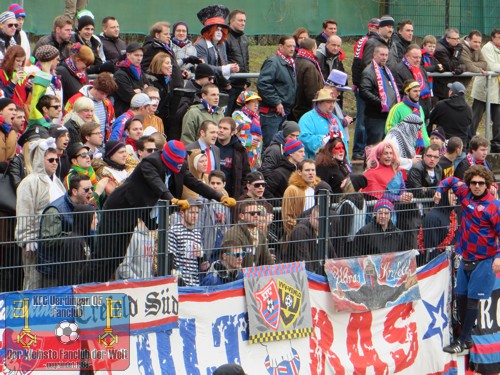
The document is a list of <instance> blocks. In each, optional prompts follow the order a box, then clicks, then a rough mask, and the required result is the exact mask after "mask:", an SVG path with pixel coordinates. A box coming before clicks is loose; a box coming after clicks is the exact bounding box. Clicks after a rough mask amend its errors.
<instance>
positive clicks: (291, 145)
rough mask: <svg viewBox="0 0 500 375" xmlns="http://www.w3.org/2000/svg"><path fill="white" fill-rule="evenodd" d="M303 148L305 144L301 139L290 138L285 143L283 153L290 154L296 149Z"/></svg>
mask: <svg viewBox="0 0 500 375" xmlns="http://www.w3.org/2000/svg"><path fill="white" fill-rule="evenodd" d="M301 148H304V144H303V143H302V142H301V141H299V140H298V139H289V140H288V141H287V142H286V143H285V148H284V149H283V154H285V156H288V155H290V154H293V153H294V152H295V151H298V150H300V149H301Z"/></svg>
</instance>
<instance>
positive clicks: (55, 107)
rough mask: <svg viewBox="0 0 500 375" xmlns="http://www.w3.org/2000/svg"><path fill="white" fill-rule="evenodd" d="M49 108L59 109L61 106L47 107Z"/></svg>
mask: <svg viewBox="0 0 500 375" xmlns="http://www.w3.org/2000/svg"><path fill="white" fill-rule="evenodd" d="M49 108H54V109H59V108H61V105H60V104H59V105H49Z"/></svg>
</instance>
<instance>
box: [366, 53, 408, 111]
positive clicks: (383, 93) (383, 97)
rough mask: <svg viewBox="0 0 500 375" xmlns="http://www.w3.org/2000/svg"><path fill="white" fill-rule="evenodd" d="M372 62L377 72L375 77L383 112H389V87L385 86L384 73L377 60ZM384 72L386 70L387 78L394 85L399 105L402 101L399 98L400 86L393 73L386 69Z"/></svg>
mask: <svg viewBox="0 0 500 375" xmlns="http://www.w3.org/2000/svg"><path fill="white" fill-rule="evenodd" d="M372 62H373V70H374V71H375V77H376V78H377V86H378V96H379V98H380V104H381V106H382V112H389V110H390V109H391V108H390V107H389V103H388V101H387V87H386V85H385V79H384V78H383V77H382V75H383V74H384V73H383V72H382V68H381V67H380V66H379V65H378V64H377V62H376V61H375V60H372ZM383 70H385V71H386V73H387V77H388V79H389V81H390V83H391V85H392V88H393V90H394V93H395V94H396V102H397V103H399V102H400V101H401V98H400V97H399V90H398V89H397V87H398V86H397V85H396V82H395V81H394V77H393V76H392V73H391V71H390V70H389V69H385V68H384V69H383Z"/></svg>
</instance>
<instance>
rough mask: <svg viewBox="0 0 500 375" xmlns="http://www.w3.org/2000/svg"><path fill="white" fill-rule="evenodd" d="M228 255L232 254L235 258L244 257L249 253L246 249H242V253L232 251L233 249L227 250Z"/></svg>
mask: <svg viewBox="0 0 500 375" xmlns="http://www.w3.org/2000/svg"><path fill="white" fill-rule="evenodd" d="M226 254H227V255H232V256H233V257H235V258H240V257H241V258H244V257H245V255H247V253H246V251H242V252H241V253H232V252H231V251H226Z"/></svg>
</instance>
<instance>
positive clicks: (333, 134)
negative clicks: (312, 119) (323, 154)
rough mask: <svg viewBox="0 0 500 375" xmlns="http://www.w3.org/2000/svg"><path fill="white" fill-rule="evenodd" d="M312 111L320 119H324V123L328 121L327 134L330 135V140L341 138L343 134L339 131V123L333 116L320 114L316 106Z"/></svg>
mask: <svg viewBox="0 0 500 375" xmlns="http://www.w3.org/2000/svg"><path fill="white" fill-rule="evenodd" d="M314 110H315V111H316V113H317V114H318V115H320V116H321V117H323V118H324V119H326V121H328V134H329V135H330V138H343V134H342V132H341V130H340V127H339V123H338V121H337V118H336V117H335V116H334V115H333V113H325V112H322V111H321V110H320V109H319V107H318V105H317V104H316V105H315V106H314Z"/></svg>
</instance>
